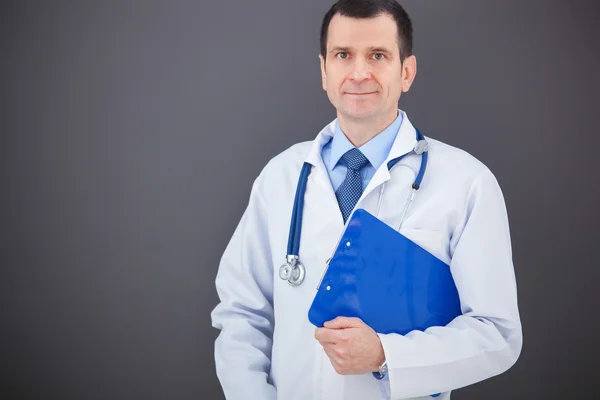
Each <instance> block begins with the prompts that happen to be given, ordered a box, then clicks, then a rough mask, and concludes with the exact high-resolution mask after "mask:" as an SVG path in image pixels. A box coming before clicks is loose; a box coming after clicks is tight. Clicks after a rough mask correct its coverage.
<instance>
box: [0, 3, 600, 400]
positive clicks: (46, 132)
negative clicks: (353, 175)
mask: <svg viewBox="0 0 600 400" xmlns="http://www.w3.org/2000/svg"><path fill="white" fill-rule="evenodd" d="M403 4H404V5H405V6H406V9H407V10H408V12H409V14H410V15H411V17H412V19H413V22H414V26H415V54H416V55H417V58H418V65H419V70H418V74H417V78H416V82H415V84H414V86H413V88H412V90H411V92H410V93H409V94H408V95H406V96H404V97H403V99H402V100H401V102H400V106H401V108H402V109H404V110H406V111H407V112H408V113H409V115H410V118H411V120H412V121H413V122H414V123H415V124H416V125H417V126H419V127H420V128H421V129H422V130H423V132H425V133H426V134H427V135H429V136H432V137H435V138H437V139H439V140H442V141H444V142H447V143H450V144H452V145H455V146H458V147H462V148H464V149H466V150H467V151H469V152H471V153H472V154H474V155H475V156H476V157H477V158H479V159H480V160H482V161H483V162H484V163H486V164H487V165H488V166H489V167H490V168H491V169H492V171H493V172H494V173H495V174H496V176H497V178H498V180H499V182H500V184H501V186H502V188H503V191H504V194H505V197H506V202H507V207H508V211H509V216H510V223H511V232H512V237H513V246H514V261H515V266H516V273H517V279H518V288H519V305H520V310H521V316H522V321H523V329H524V348H523V352H522V355H521V358H520V359H519V361H518V362H517V364H516V365H515V366H514V367H513V368H512V369H511V370H510V371H509V372H507V373H506V374H504V375H501V376H499V377H497V378H494V379H491V380H488V381H486V382H484V383H480V384H478V385H475V386H471V387H468V388H465V389H462V390H459V391H457V392H455V394H454V395H453V398H456V399H463V400H466V399H481V398H485V399H506V398H519V399H520V398H542V397H545V396H547V398H559V397H563V398H571V396H572V395H573V392H574V391H577V392H578V393H579V394H580V395H582V396H585V397H582V398H594V397H595V396H596V395H597V393H598V388H597V387H596V388H595V389H594V388H593V387H592V383H594V382H597V380H598V378H599V377H600V367H599V366H598V356H599V355H600V344H599V340H598V328H600V317H599V312H598V308H599V306H600V301H599V300H600V296H599V294H598V291H597V287H598V282H599V281H600V273H599V271H600V268H599V266H598V263H597V262H596V259H597V252H596V251H594V246H596V247H597V246H598V239H600V235H599V234H598V222H600V219H599V216H598V214H599V213H598V204H599V202H600V195H599V194H598V190H597V186H598V184H599V183H600V179H599V175H600V174H599V172H600V168H599V166H598V157H597V149H598V144H599V141H598V137H597V135H598V128H597V127H598V124H599V122H598V116H599V113H598V99H597V95H598V90H599V89H600V78H599V75H598V72H597V64H598V61H600V60H599V58H600V57H599V54H598V48H599V46H598V39H599V31H600V28H599V26H598V19H599V17H600V12H599V10H600V5H599V4H598V2H597V1H569V2H565V1H558V0H555V1H549V0H528V1H523V0H510V1H507V0H503V1H480V0H460V1H458V0H454V1H442V0H429V1H425V0H420V1H417V0H412V1H410V0H409V1H404V2H403ZM330 5H331V2H330V1H325V0H302V1H299V0H297V1H281V0H253V1H244V0H231V1H226V2H225V1H224V2H219V1H214V2H208V1H186V2H183V1H182V2H167V1H145V2H142V1H136V2H134V1H118V2H108V1H97V2H93V3H92V2H79V1H72V2H68V1H53V2H37V3H34V2H26V1H13V2H3V3H2V11H1V13H0V15H1V17H0V35H1V36H0V37H1V41H0V43H1V46H2V47H1V53H0V73H1V74H0V76H1V81H0V83H1V86H0V93H1V94H2V108H1V114H0V115H1V119H0V121H1V125H0V132H1V136H0V137H1V139H0V140H1V141H0V149H1V154H0V155H1V157H0V177H1V179H2V182H1V183H2V189H1V191H0V199H1V202H2V204H1V207H0V217H1V220H0V232H1V240H0V254H1V259H0V265H1V267H2V268H1V276H0V293H1V294H0V296H1V297H0V303H1V304H2V307H1V308H2V314H1V315H0V318H1V319H0V320H1V330H0V332H1V333H0V335H1V340H0V397H2V398H3V399H167V398H169V399H198V398H203V399H204V398H211V399H218V398H222V394H221V389H220V386H219V383H218V381H217V379H216V376H215V372H214V362H213V340H214V338H215V337H216V334H217V331H216V330H214V329H213V328H211V326H210V318H209V312H210V310H211V309H212V308H213V307H214V306H215V304H216V302H217V297H216V292H215V289H214V277H215V274H216V270H217V266H218V261H219V258H220V256H221V253H222V251H223V250H224V248H225V246H226V244H227V242H228V240H229V238H230V236H231V234H232V233H233V230H234V227H235V225H236V224H237V222H238V220H239V218H240V216H241V214H242V212H243V209H244V207H245V205H246V202H247V199H248V195H249V190H250V186H251V183H252V180H253V179H254V178H255V177H256V175H257V174H258V173H259V171H260V169H261V168H262V166H263V165H264V164H265V163H266V162H267V161H268V160H269V159H270V158H271V157H273V156H274V155H275V154H277V153H278V152H280V151H282V150H284V149H285V148H287V147H288V146H290V145H292V144H293V143H296V142H298V141H303V140H310V139H312V138H313V137H314V136H315V135H316V134H317V133H318V131H319V130H320V129H321V128H322V127H323V126H324V125H325V124H326V123H328V122H329V121H330V120H332V119H333V118H334V110H333V108H332V106H331V105H330V104H329V102H328V100H327V97H326V95H325V93H324V92H323V91H322V90H321V88H320V75H319V66H318V60H317V54H318V51H319V47H318V31H319V26H320V23H321V19H322V17H323V15H324V13H325V12H326V10H327V9H328V8H329V6H330ZM249 398H251V395H250V394H249Z"/></svg>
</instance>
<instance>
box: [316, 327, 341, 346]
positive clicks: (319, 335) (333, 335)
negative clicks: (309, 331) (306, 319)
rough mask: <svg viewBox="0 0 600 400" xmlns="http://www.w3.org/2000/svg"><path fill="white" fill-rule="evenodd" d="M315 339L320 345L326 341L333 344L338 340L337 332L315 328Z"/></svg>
mask: <svg viewBox="0 0 600 400" xmlns="http://www.w3.org/2000/svg"><path fill="white" fill-rule="evenodd" d="M315 339H317V340H318V341H319V343H321V344H322V345H323V344H326V343H331V344H335V343H336V342H337V341H338V340H339V333H338V332H336V331H335V330H333V329H328V328H317V329H316V330H315Z"/></svg>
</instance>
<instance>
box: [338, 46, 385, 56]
mask: <svg viewBox="0 0 600 400" xmlns="http://www.w3.org/2000/svg"><path fill="white" fill-rule="evenodd" d="M351 50H352V48H351V47H341V46H336V47H334V48H332V49H331V50H330V51H329V53H330V54H331V53H337V52H350V51H351ZM369 51H370V52H372V53H385V54H388V55H391V54H392V52H391V51H389V50H388V49H386V48H385V47H369Z"/></svg>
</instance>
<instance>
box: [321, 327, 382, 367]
mask: <svg viewBox="0 0 600 400" xmlns="http://www.w3.org/2000/svg"><path fill="white" fill-rule="evenodd" d="M315 339H317V340H318V341H319V343H321V346H323V349H324V350H325V354H327V356H328V357H329V360H330V361H331V365H333V368H334V369H335V371H336V372H337V373H338V374H340V375H356V374H364V373H367V372H377V371H378V370H379V367H380V366H381V364H383V362H384V361H385V354H384V352H383V347H382V346H381V341H380V340H379V336H377V333H375V331H374V330H373V329H371V327H369V326H368V325H367V324H365V323H364V322H362V321H361V320H360V318H347V317H337V318H336V319H334V320H332V321H328V322H325V326H324V327H323V328H317V329H316V330H315Z"/></svg>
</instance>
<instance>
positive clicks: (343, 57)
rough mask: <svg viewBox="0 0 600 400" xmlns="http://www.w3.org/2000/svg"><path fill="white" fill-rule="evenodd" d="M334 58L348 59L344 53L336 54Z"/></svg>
mask: <svg viewBox="0 0 600 400" xmlns="http://www.w3.org/2000/svg"><path fill="white" fill-rule="evenodd" d="M335 56H336V57H337V58H340V59H342V60H345V59H346V58H348V53H346V52H345V51H341V52H339V53H337V54H336V55H335Z"/></svg>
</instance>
